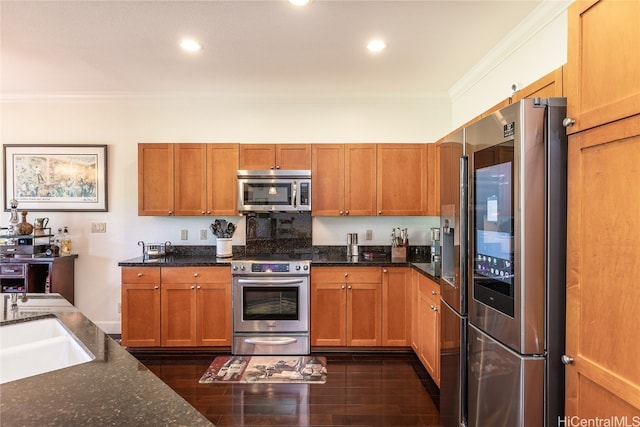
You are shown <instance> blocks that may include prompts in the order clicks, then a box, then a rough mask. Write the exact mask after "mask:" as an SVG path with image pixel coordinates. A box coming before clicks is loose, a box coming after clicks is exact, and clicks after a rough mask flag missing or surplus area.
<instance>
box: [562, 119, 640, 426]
mask: <svg viewBox="0 0 640 427" xmlns="http://www.w3.org/2000/svg"><path fill="white" fill-rule="evenodd" d="M568 154H569V165H568V166H569V175H568V189H569V194H568V214H567V220H568V226H567V233H568V236H567V238H568V240H567V243H568V248H567V267H568V268H567V342H566V354H567V355H568V356H569V357H571V358H572V359H573V363H571V364H570V365H568V366H566V402H565V405H566V408H565V409H566V413H567V415H575V416H578V417H580V418H583V419H587V418H589V419H593V418H595V417H596V416H597V417H601V418H608V417H610V416H614V415H617V416H623V415H629V416H631V415H635V416H640V368H639V366H640V365H639V364H638V354H640V340H638V339H633V338H630V335H629V334H630V331H634V330H636V329H637V326H638V324H640V311H639V310H638V304H637V303H638V301H640V287H638V281H637V278H638V277H639V276H640V263H639V262H638V260H639V259H640V243H639V241H638V236H640V190H638V182H640V169H639V168H638V159H640V112H639V114H637V115H635V116H633V117H631V118H628V119H625V120H622V121H616V122H613V123H610V124H606V125H602V126H598V127H595V128H592V129H590V130H586V131H583V132H579V133H576V134H572V135H571V136H570V137H569V153H568ZM603 254H606V256H603ZM621 272H623V273H621ZM604 283H606V284H608V286H607V287H606V303H605V304H603V293H602V292H603V288H602V284H604Z"/></svg>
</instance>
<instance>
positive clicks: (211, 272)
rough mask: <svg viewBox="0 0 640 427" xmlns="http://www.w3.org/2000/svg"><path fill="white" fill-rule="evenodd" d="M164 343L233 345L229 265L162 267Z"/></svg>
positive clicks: (170, 345)
mask: <svg viewBox="0 0 640 427" xmlns="http://www.w3.org/2000/svg"><path fill="white" fill-rule="evenodd" d="M161 283H162V284H161V290H162V292H161V302H162V304H161V307H162V309H161V319H162V321H161V328H160V329H161V331H162V333H161V343H162V346H165V347H190V346H215V345H222V346H228V345H231V273H230V272H229V269H228V268H226V267H163V268H162V271H161Z"/></svg>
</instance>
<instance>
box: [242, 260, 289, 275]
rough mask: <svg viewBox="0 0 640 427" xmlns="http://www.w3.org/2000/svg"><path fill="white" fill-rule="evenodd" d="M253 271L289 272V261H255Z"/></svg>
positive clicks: (252, 266) (252, 265)
mask: <svg viewBox="0 0 640 427" xmlns="http://www.w3.org/2000/svg"><path fill="white" fill-rule="evenodd" d="M251 272H252V273H288V272H289V263H262V262H261V263H253V264H251Z"/></svg>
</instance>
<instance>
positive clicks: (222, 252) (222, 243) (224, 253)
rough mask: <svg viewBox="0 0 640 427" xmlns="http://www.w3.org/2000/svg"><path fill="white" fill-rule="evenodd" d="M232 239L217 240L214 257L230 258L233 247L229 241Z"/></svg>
mask: <svg viewBox="0 0 640 427" xmlns="http://www.w3.org/2000/svg"><path fill="white" fill-rule="evenodd" d="M232 240H233V239H226V238H220V237H219V238H218V239H217V240H216V257H217V258H230V257H232V256H233V245H232V244H231V241H232Z"/></svg>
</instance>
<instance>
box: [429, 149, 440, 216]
mask: <svg viewBox="0 0 640 427" xmlns="http://www.w3.org/2000/svg"><path fill="white" fill-rule="evenodd" d="M440 153H441V150H440V144H439V143H433V144H427V212H426V214H427V215H429V216H440V205H441V203H440V166H441V162H440Z"/></svg>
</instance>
